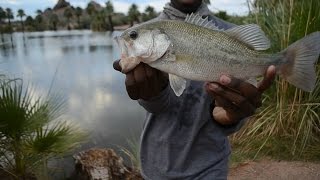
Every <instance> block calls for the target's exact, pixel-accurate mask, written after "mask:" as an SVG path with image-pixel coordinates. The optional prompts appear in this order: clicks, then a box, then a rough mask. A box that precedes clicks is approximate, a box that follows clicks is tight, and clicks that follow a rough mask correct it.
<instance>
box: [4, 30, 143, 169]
mask: <svg viewBox="0 0 320 180" xmlns="http://www.w3.org/2000/svg"><path fill="white" fill-rule="evenodd" d="M4 42H5V44H4V45H2V46H0V74H2V73H4V74H6V75H9V77H18V78H22V79H23V80H24V83H25V84H31V85H32V86H33V87H36V88H34V90H35V94H36V95H38V96H40V95H43V94H46V92H48V90H49V89H50V87H51V84H52V91H53V92H56V93H63V95H64V96H65V97H66V98H67V106H68V109H67V112H66V116H65V117H66V119H67V120H68V121H71V122H73V123H75V124H77V125H79V126H80V127H82V128H83V129H85V130H87V131H88V132H89V134H90V137H89V141H88V143H86V144H84V145H83V147H82V149H86V148H90V147H113V148H114V147H117V146H118V145H119V146H126V145H127V142H126V140H127V139H128V138H132V137H137V138H138V137H139V134H140V131H141V129H142V121H143V119H144V116H145V112H144V110H143V109H142V108H141V107H140V106H139V105H138V104H137V103H136V102H135V101H132V100H130V99H129V97H128V96H127V93H126V91H125V86H124V75H122V74H121V73H119V72H116V71H115V70H113V68H112V62H113V60H115V59H117V58H118V57H119V50H118V48H117V46H116V45H115V44H114V42H113V40H112V37H111V35H110V34H109V33H94V32H91V31H70V32H69V31H59V32H32V33H25V34H22V33H14V34H13V35H12V36H10V35H6V36H5V37H4ZM0 44H2V41H1V39H0ZM69 166H70V164H69Z"/></svg>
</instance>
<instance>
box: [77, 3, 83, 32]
mask: <svg viewBox="0 0 320 180" xmlns="http://www.w3.org/2000/svg"><path fill="white" fill-rule="evenodd" d="M82 11H83V10H82V8H81V7H77V8H76V9H75V14H76V16H77V22H78V27H79V28H80V26H81V25H80V17H81V15H82Z"/></svg>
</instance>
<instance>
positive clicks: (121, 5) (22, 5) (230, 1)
mask: <svg viewBox="0 0 320 180" xmlns="http://www.w3.org/2000/svg"><path fill="white" fill-rule="evenodd" d="M57 1H58V0H0V7H2V8H8V7H9V8H11V9H12V10H13V12H15V13H16V11H17V10H18V9H24V10H25V12H26V14H27V15H32V16H34V15H35V11H36V10H38V9H40V10H44V9H46V8H48V7H51V8H53V6H54V5H55V4H56V3H57ZM67 1H68V2H70V3H71V5H73V6H75V7H77V6H80V7H82V8H85V7H86V5H87V4H88V2H90V0H67ZM95 1H96V2H98V3H100V4H101V5H104V4H105V2H106V1H107V0H95ZM211 1H212V3H211V5H210V6H209V9H210V10H211V11H213V12H217V11H219V10H223V11H227V13H228V14H230V15H245V14H247V13H248V8H247V5H246V0H211ZM112 2H113V5H114V9H115V11H116V12H123V13H126V12H127V11H128V8H129V6H130V5H131V4H132V3H135V4H137V5H138V6H139V10H140V11H144V9H145V7H146V6H148V5H151V6H153V7H154V8H155V9H156V11H157V12H160V11H161V10H162V9H163V6H164V5H165V4H166V3H167V2H169V0H112Z"/></svg>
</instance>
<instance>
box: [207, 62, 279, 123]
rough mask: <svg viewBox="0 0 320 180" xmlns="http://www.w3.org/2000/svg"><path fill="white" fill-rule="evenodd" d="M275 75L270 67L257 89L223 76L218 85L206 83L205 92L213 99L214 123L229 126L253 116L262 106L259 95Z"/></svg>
mask: <svg viewBox="0 0 320 180" xmlns="http://www.w3.org/2000/svg"><path fill="white" fill-rule="evenodd" d="M275 75H276V70H275V67H274V66H270V67H269V68H268V69H267V71H266V73H265V75H264V79H263V80H262V81H261V82H260V83H259V84H258V87H255V86H253V85H252V84H250V83H248V82H245V81H242V80H240V79H236V78H234V77H228V76H225V75H222V76H221V77H220V82H219V83H207V84H206V86H205V88H206V91H207V92H208V94H209V95H210V96H211V97H212V98H214V99H215V108H214V109H213V112H212V115H213V117H214V119H215V121H217V122H218V123H220V124H222V125H231V124H234V123H236V122H238V121H239V120H241V119H243V118H245V117H249V116H251V115H253V114H254V112H255V110H256V109H257V108H259V107H260V106H261V104H262V101H261V94H262V93H263V92H264V91H265V90H266V89H268V88H269V87H270V86H271V84H272V82H273V80H274V78H275Z"/></svg>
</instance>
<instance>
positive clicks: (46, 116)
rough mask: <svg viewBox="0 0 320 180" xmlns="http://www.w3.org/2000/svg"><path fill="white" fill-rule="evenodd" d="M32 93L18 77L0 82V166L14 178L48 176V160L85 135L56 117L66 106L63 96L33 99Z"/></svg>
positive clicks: (72, 146) (45, 177)
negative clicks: (0, 161)
mask: <svg viewBox="0 0 320 180" xmlns="http://www.w3.org/2000/svg"><path fill="white" fill-rule="evenodd" d="M34 95H35V94H34V93H33V92H32V91H31V90H30V89H29V88H25V87H23V83H22V81H20V80H4V79H1V81H0V114H1V116H0V139H1V141H0V158H1V160H2V163H1V165H2V166H4V168H5V169H6V171H9V172H10V173H11V174H13V175H15V178H16V179H29V178H28V177H30V176H34V175H38V176H40V177H37V179H48V174H45V173H47V169H48V168H47V162H48V160H49V159H50V158H54V157H58V156H59V155H63V154H65V153H66V152H70V151H71V150H73V149H74V148H75V147H77V146H78V144H79V143H80V141H81V140H82V139H83V137H84V136H83V134H82V133H80V131H79V130H77V129H75V128H71V126H70V125H67V124H66V123H65V122H63V121H59V120H58V119H59V118H61V115H62V114H61V112H62V111H61V110H63V108H64V105H65V101H64V100H63V99H61V98H60V97H59V96H49V97H48V98H46V99H42V98H35V99H34ZM37 172H40V174H38V173H37Z"/></svg>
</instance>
